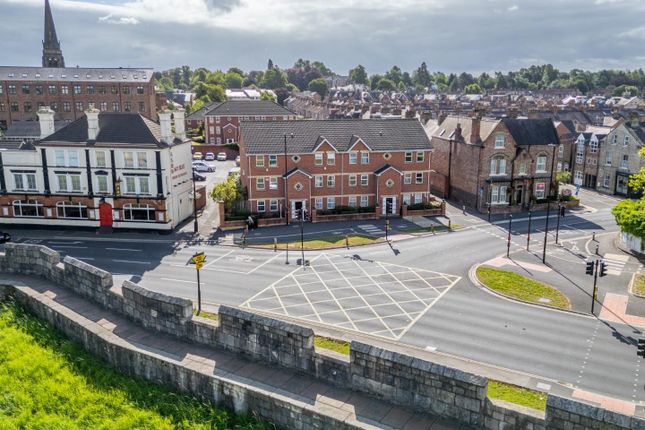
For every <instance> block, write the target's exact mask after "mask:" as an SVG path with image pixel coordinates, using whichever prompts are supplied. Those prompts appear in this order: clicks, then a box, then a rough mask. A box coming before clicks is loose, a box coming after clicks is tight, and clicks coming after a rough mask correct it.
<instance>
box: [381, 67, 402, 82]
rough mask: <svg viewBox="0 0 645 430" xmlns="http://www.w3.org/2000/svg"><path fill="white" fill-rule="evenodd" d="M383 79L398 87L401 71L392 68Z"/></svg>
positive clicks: (397, 68)
mask: <svg viewBox="0 0 645 430" xmlns="http://www.w3.org/2000/svg"><path fill="white" fill-rule="evenodd" d="M385 78H386V79H389V80H390V81H392V82H394V84H395V85H399V82H401V79H402V74H401V69H400V68H399V66H392V68H391V69H390V71H389V72H387V73H386V74H385Z"/></svg>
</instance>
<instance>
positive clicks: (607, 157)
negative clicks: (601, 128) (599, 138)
mask: <svg viewBox="0 0 645 430" xmlns="http://www.w3.org/2000/svg"><path fill="white" fill-rule="evenodd" d="M613 161H614V154H613V153H611V152H607V153H605V166H611V164H612V163H613Z"/></svg>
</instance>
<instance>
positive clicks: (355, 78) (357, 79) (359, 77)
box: [349, 64, 367, 85]
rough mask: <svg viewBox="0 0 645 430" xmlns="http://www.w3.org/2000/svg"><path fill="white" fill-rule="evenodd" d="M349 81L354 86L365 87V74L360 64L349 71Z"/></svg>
mask: <svg viewBox="0 0 645 430" xmlns="http://www.w3.org/2000/svg"><path fill="white" fill-rule="evenodd" d="M349 80H350V81H352V82H353V83H355V84H360V85H367V72H366V71H365V67H363V66H361V65H360V64H359V65H358V66H356V67H354V68H353V69H352V70H350V71H349Z"/></svg>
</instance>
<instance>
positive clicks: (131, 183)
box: [125, 176, 150, 195]
mask: <svg viewBox="0 0 645 430" xmlns="http://www.w3.org/2000/svg"><path fill="white" fill-rule="evenodd" d="M125 193H126V194H137V195H138V194H150V183H149V181H148V177H147V176H126V177H125Z"/></svg>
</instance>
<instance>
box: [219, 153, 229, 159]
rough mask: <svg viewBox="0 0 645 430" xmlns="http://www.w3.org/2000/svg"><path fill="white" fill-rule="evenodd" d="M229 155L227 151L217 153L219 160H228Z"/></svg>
mask: <svg viewBox="0 0 645 430" xmlns="http://www.w3.org/2000/svg"><path fill="white" fill-rule="evenodd" d="M227 158H228V157H227V156H226V152H218V153H217V161H226V159H227Z"/></svg>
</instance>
